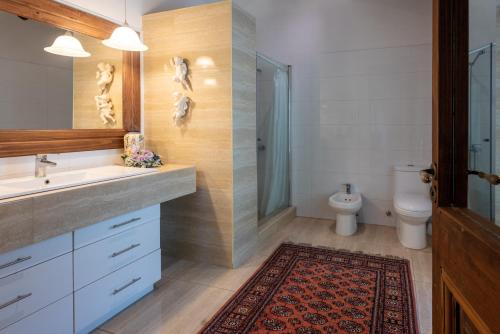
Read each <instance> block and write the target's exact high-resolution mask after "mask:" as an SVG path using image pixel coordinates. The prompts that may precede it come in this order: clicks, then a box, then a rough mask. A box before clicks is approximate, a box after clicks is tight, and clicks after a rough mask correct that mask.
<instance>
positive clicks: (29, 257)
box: [0, 233, 73, 278]
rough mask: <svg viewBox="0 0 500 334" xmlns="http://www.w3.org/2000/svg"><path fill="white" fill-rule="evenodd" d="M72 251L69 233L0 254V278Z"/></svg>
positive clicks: (71, 240) (71, 239)
mask: <svg viewBox="0 0 500 334" xmlns="http://www.w3.org/2000/svg"><path fill="white" fill-rule="evenodd" d="M72 250H73V238H72V235H71V233H66V234H63V235H60V236H58V237H55V238H52V239H48V240H45V241H42V242H39V243H37V244H34V245H30V246H27V247H24V248H20V249H16V250H13V251H11V252H8V253H4V254H0V278H2V277H5V276H8V275H11V274H13V273H16V272H18V271H21V270H23V269H26V268H29V267H32V266H34V265H37V264H39V263H42V262H45V261H47V260H50V259H53V258H55V257H57V256H59V255H62V254H66V253H69V252H71V251H72Z"/></svg>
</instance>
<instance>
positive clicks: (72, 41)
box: [43, 32, 90, 57]
mask: <svg viewBox="0 0 500 334" xmlns="http://www.w3.org/2000/svg"><path fill="white" fill-rule="evenodd" d="M43 49H44V50H45V51H47V52H49V53H53V54H56V55H60V56H66V57H90V53H89V52H87V51H85V50H84V49H83V47H82V44H81V43H80V41H79V40H78V39H76V38H75V37H74V36H73V35H72V34H71V33H70V32H67V33H66V34H64V35H61V36H59V37H57V38H56V39H55V41H54V43H52V45H51V46H47V47H46V48H43Z"/></svg>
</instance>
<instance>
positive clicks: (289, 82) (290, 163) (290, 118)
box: [255, 52, 293, 225]
mask: <svg viewBox="0 0 500 334" xmlns="http://www.w3.org/2000/svg"><path fill="white" fill-rule="evenodd" d="M259 58H261V59H263V60H265V61H267V62H268V63H270V64H272V65H274V66H276V67H279V68H282V69H286V71H287V73H288V92H287V93H288V108H287V116H288V124H287V130H288V147H287V149H288V159H287V160H288V161H287V164H288V175H287V177H288V207H287V208H289V207H291V205H292V193H293V189H292V160H293V159H292V140H293V139H292V113H291V110H292V66H291V65H285V64H283V63H281V62H279V61H276V60H274V59H272V58H269V57H268V56H265V55H263V54H262V53H260V52H257V53H256V58H255V62H256V63H257V61H258V59H259ZM257 68H258V66H257ZM257 172H258V171H257ZM287 208H283V209H281V210H276V212H273V213H272V214H270V215H269V216H266V217H261V218H260V219H259V225H260V224H261V222H264V221H266V220H268V219H269V218H271V217H273V216H275V215H276V214H279V213H280V212H281V211H283V210H286V209H287Z"/></svg>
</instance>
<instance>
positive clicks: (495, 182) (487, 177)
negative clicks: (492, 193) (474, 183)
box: [467, 170, 500, 186]
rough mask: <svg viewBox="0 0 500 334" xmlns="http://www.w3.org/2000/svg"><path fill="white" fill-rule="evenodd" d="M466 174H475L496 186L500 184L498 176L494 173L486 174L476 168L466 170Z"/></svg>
mask: <svg viewBox="0 0 500 334" xmlns="http://www.w3.org/2000/svg"><path fill="white" fill-rule="evenodd" d="M467 174H468V175H476V176H477V177H479V178H480V179H483V180H486V181H487V182H488V183H489V184H491V185H494V186H497V185H499V184H500V176H498V175H496V174H488V173H484V172H480V171H477V170H468V171H467Z"/></svg>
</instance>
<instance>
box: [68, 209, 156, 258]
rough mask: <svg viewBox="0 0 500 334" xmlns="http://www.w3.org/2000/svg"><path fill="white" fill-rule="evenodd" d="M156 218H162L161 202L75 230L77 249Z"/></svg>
mask: <svg viewBox="0 0 500 334" xmlns="http://www.w3.org/2000/svg"><path fill="white" fill-rule="evenodd" d="M154 218H160V205H159V204H158V205H154V206H150V207H147V208H144V209H141V210H138V211H133V212H129V213H126V214H124V215H121V216H118V217H114V218H111V219H108V220H105V221H103V222H101V223H97V224H94V225H90V226H87V227H84V228H81V229H79V230H76V231H75V232H74V235H75V249H78V248H80V247H83V246H86V245H88V244H91V243H93V242H96V241H99V240H102V239H104V238H107V237H109V236H112V235H114V234H117V233H120V232H122V231H125V230H128V229H129V228H132V227H135V226H138V225H141V224H144V223H145V222H147V221H149V220H152V219H154Z"/></svg>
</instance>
